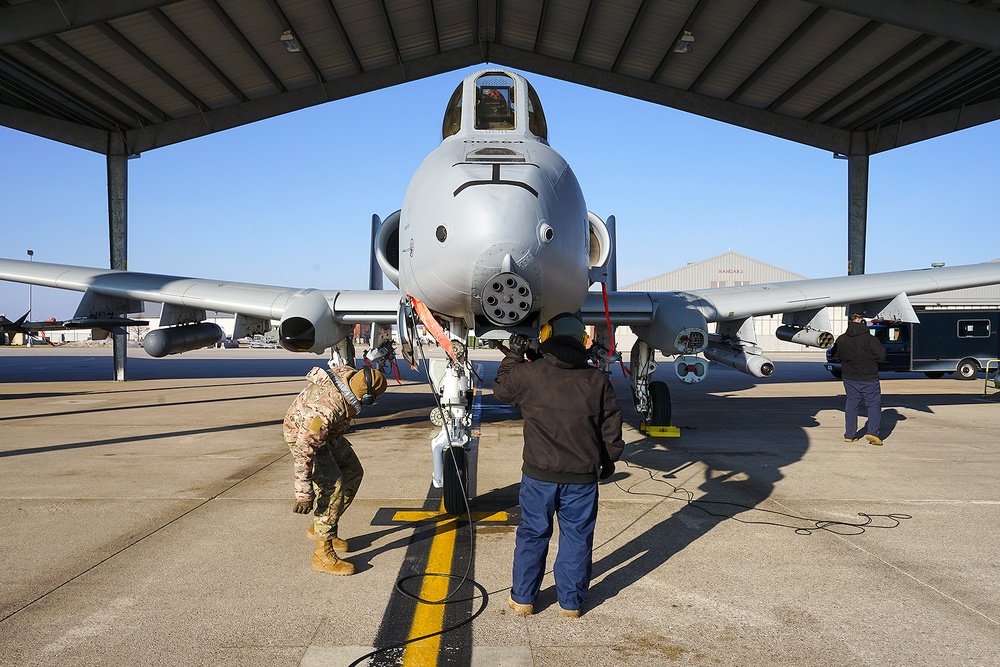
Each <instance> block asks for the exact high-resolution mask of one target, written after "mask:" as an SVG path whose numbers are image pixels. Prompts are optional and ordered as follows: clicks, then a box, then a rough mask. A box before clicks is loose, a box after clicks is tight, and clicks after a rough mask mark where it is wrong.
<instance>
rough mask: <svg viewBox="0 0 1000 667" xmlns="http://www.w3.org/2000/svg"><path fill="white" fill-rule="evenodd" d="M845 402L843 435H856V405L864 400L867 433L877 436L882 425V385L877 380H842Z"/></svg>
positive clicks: (849, 436)
mask: <svg viewBox="0 0 1000 667" xmlns="http://www.w3.org/2000/svg"><path fill="white" fill-rule="evenodd" d="M844 391H845V392H846V393H847V404H846V406H845V407H844V437H845V438H856V437H858V407H859V406H860V405H861V402H862V401H864V404H865V409H866V410H867V411H868V435H874V436H876V437H878V429H879V427H880V426H881V425H882V387H881V386H880V385H879V382H878V380H847V379H845V380H844Z"/></svg>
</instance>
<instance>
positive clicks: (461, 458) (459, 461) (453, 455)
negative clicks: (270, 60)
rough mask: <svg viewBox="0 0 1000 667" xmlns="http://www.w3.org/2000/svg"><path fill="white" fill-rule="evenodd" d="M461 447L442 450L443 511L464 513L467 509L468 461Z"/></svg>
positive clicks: (466, 453)
mask: <svg viewBox="0 0 1000 667" xmlns="http://www.w3.org/2000/svg"><path fill="white" fill-rule="evenodd" d="M468 456H469V454H468V452H466V451H465V450H464V449H463V448H461V447H449V448H447V449H446V450H444V489H443V491H444V493H443V496H444V511H445V512H447V513H448V514H465V513H466V511H468V496H467V494H468V488H469V461H468Z"/></svg>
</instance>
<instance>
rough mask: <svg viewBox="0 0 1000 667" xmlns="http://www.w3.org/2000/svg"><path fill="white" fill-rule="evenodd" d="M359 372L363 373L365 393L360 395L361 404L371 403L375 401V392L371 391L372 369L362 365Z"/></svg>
mask: <svg viewBox="0 0 1000 667" xmlns="http://www.w3.org/2000/svg"><path fill="white" fill-rule="evenodd" d="M361 372H362V373H364V374H365V393H364V395H363V396H362V397H361V405H372V404H373V403H375V394H373V393H372V382H373V378H372V369H371V368H369V367H368V366H362V368H361Z"/></svg>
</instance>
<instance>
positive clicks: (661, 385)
mask: <svg viewBox="0 0 1000 667" xmlns="http://www.w3.org/2000/svg"><path fill="white" fill-rule="evenodd" d="M654 354H655V350H653V348H652V347H650V346H649V345H648V344H647V343H646V342H644V341H642V340H639V341H636V344H635V345H634V346H633V347H632V356H631V363H630V364H629V366H630V368H631V371H632V404H633V405H634V406H635V410H636V412H638V413H639V414H640V415H642V423H641V424H639V429H640V430H641V431H643V432H644V433H648V434H649V435H654V436H675V435H677V429H676V428H675V427H673V426H671V425H670V416H671V408H670V388H669V387H668V386H667V383H666V382H661V381H659V380H654V381H652V382H651V381H650V379H649V378H651V377H652V376H653V373H654V372H655V371H656V366H657V364H656V360H655V359H654V358H653V357H654Z"/></svg>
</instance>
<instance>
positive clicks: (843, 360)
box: [830, 322, 885, 382]
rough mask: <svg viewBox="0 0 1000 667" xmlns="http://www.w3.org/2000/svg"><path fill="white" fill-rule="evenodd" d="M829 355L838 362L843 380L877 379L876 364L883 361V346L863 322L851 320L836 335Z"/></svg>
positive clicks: (868, 380) (869, 380)
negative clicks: (845, 327)
mask: <svg viewBox="0 0 1000 667" xmlns="http://www.w3.org/2000/svg"><path fill="white" fill-rule="evenodd" d="M830 356H831V357H832V358H833V359H834V361H839V362H840V371H841V374H842V376H843V378H844V379H845V380H861V381H865V382H871V381H872V380H878V365H879V364H880V363H881V362H883V361H885V347H884V346H883V345H882V342H881V341H879V339H878V338H876V337H875V336H873V335H872V332H871V331H870V330H869V329H868V327H867V326H865V324H864V323H863V322H851V323H850V324H848V325H847V331H846V332H844V333H843V334H841V335H840V336H838V337H837V341H836V342H835V343H834V344H833V347H832V348H831V349H830Z"/></svg>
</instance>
